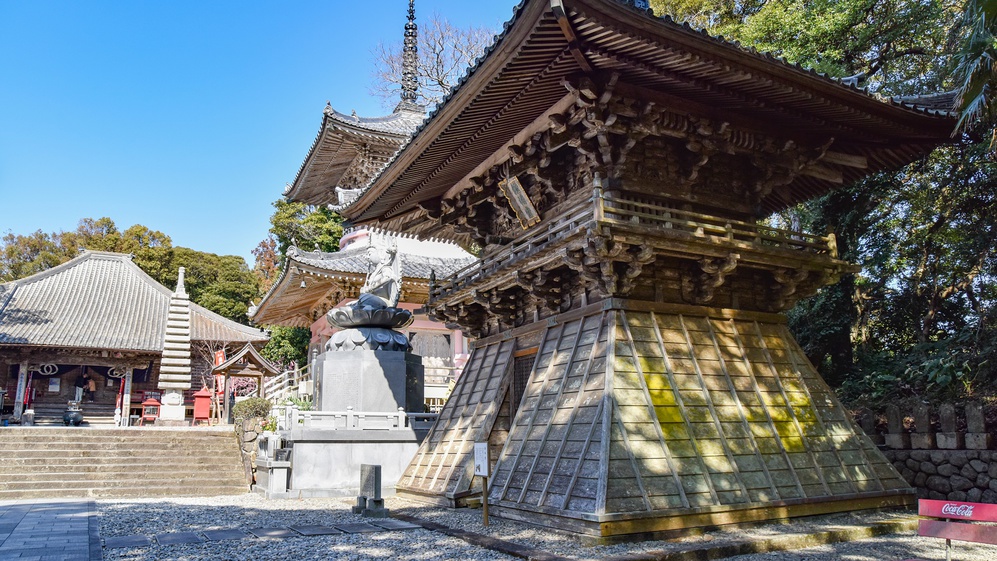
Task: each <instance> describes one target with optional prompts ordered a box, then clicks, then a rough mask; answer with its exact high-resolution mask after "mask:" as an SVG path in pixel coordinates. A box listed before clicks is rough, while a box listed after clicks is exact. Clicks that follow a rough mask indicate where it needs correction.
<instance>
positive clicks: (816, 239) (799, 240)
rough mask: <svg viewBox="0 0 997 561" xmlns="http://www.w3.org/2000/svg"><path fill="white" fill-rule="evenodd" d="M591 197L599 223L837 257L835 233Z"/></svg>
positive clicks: (643, 203) (621, 199)
mask: <svg viewBox="0 0 997 561" xmlns="http://www.w3.org/2000/svg"><path fill="white" fill-rule="evenodd" d="M594 199H595V203H596V209H595V212H596V216H597V219H598V217H599V215H600V214H601V215H602V217H601V219H599V222H600V223H603V224H607V225H610V226H623V227H625V226H631V225H640V226H651V227H655V228H660V229H663V230H666V231H667V230H672V231H676V232H685V233H687V234H692V235H693V236H701V237H707V236H712V237H714V238H722V239H726V240H731V241H739V242H747V243H750V244H753V245H758V246H763V247H766V248H772V247H775V248H781V249H790V250H793V251H806V252H809V253H814V254H827V255H830V256H831V257H832V258H837V257H838V248H837V243H836V241H835V239H834V234H829V235H828V236H826V237H825V236H814V235H812V234H805V233H802V232H794V231H791V230H783V229H780V228H772V227H769V226H764V225H762V224H755V223H751V222H742V221H740V220H730V219H725V218H720V217H717V216H711V215H709V214H701V213H698V212H689V211H685V210H678V209H675V208H671V207H667V206H663V205H660V204H655V203H648V202H640V201H636V200H631V199H623V198H615V197H603V196H601V194H599V193H597V194H596V196H595V197H594ZM600 203H601V204H600ZM600 211H601V212H600Z"/></svg>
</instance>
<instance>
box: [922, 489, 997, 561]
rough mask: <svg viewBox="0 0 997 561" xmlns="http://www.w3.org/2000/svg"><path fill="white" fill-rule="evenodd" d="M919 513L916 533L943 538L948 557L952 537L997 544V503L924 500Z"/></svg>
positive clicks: (949, 555)
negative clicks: (996, 524) (994, 524)
mask: <svg viewBox="0 0 997 561" xmlns="http://www.w3.org/2000/svg"><path fill="white" fill-rule="evenodd" d="M917 513H918V514H920V515H921V517H922V518H921V520H919V521H918V523H917V535H919V536H925V537H930V538H944V539H945V558H946V559H951V558H952V540H959V541H964V542H975V543H986V544H990V545H997V526H993V525H992V524H993V523H997V504H983V503H967V502H964V501H935V500H928V499H921V500H920V501H918V502H917ZM987 523H990V524H987ZM906 561H921V560H918V559H908V560H906Z"/></svg>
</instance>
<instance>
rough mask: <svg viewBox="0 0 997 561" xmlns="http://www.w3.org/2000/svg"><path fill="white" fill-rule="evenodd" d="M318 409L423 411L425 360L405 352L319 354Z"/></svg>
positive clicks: (316, 383)
mask: <svg viewBox="0 0 997 561" xmlns="http://www.w3.org/2000/svg"><path fill="white" fill-rule="evenodd" d="M316 365H317V366H318V369H317V372H316V374H315V409H316V410H317V411H346V409H347V408H348V407H352V408H353V410H354V411H356V412H372V413H373V412H377V413H384V412H390V411H397V410H398V409H399V408H403V409H404V410H405V411H409V412H413V413H421V412H423V409H424V405H423V388H424V382H423V373H424V369H423V366H422V357H420V356H419V355H415V354H412V353H409V352H403V351H369V350H359V349H357V350H352V351H329V352H326V353H323V354H322V355H319V357H318V361H317V363H316Z"/></svg>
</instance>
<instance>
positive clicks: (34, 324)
mask: <svg viewBox="0 0 997 561" xmlns="http://www.w3.org/2000/svg"><path fill="white" fill-rule="evenodd" d="M171 294H172V291H170V290H169V289H168V288H166V287H164V286H162V285H160V284H159V283H157V282H156V281H155V280H154V279H153V278H152V277H150V276H149V275H147V274H146V273H145V272H143V271H142V270H141V269H139V268H138V266H137V265H135V264H134V263H133V262H132V260H131V257H130V256H128V255H123V254H119V253H103V252H92V251H86V252H84V253H83V254H81V255H80V256H78V257H76V258H74V259H72V260H70V261H68V262H66V263H63V264H61V265H58V266H56V267H53V268H51V269H49V270H47V271H43V272H41V273H38V274H35V275H32V276H30V277H27V278H24V279H20V280H17V281H13V282H10V283H6V284H4V285H0V345H38V346H50V347H73V348H94V349H113V350H134V351H153V352H161V351H162V350H163V340H164V336H165V329H166V318H167V313H168V309H169V301H170V295H171ZM191 311H192V318H191V319H192V333H191V336H192V338H193V339H195V340H204V339H210V340H220V341H266V340H267V335H266V334H265V333H263V332H261V331H259V330H257V329H253V328H251V327H247V326H244V325H241V324H238V323H236V322H233V321H231V320H228V319H225V318H223V317H221V316H219V315H218V314H215V313H214V312H211V311H209V310H206V309H204V308H202V307H200V306H196V305H193V304H192V305H191Z"/></svg>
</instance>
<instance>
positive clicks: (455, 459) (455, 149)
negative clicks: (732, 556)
mask: <svg viewBox="0 0 997 561" xmlns="http://www.w3.org/2000/svg"><path fill="white" fill-rule="evenodd" d="M643 4H644V5H645V6H646V2H645V3H643ZM953 123H954V121H953V119H952V116H951V115H950V113H949V112H948V111H947V110H946V109H944V108H941V109H940V108H936V107H934V106H932V105H930V102H929V101H928V100H921V99H910V98H908V99H904V100H890V99H883V98H879V97H876V96H874V95H871V94H869V93H868V92H866V91H862V90H859V89H857V88H855V87H853V86H850V85H846V84H844V83H842V82H840V81H837V80H834V79H832V78H829V77H827V76H823V75H819V74H817V73H815V72H813V71H810V70H807V69H805V68H801V67H799V66H796V65H792V64H788V63H786V62H785V61H783V60H779V59H777V58H775V57H773V56H771V55H768V54H764V53H759V52H756V51H754V50H751V49H746V48H744V47H742V46H740V45H738V44H734V43H730V42H728V41H725V40H723V39H722V38H715V37H711V36H709V35H707V34H705V33H702V32H700V31H696V30H694V29H691V28H690V27H689V26H688V25H680V24H677V23H675V22H673V21H671V20H670V19H668V18H663V19H661V18H656V17H654V16H653V14H651V13H650V12H649V11H648V10H647V9H642V8H638V7H637V6H635V5H634V4H633V3H622V2H618V1H615V0H524V1H523V2H521V3H520V4H519V5H518V6H517V7H516V8H515V10H514V14H513V18H512V20H511V21H509V22H508V23H507V24H506V26H505V28H504V31H503V32H502V33H501V35H500V36H499V37H497V39H496V42H495V43H494V45H492V46H491V47H490V48H489V49H488V50H487V51H486V53H485V55H484V56H483V57H482V58H481V59H480V60H479V61H478V63H477V64H476V65H475V66H474V67H473V68H472V69H471V70H470V71H469V73H468V75H467V76H466V77H465V78H464V79H463V80H462V81H461V83H460V84H459V86H458V87H457V88H456V89H455V90H454V91H453V92H451V94H450V95H449V96H448V98H447V99H446V100H445V101H444V102H443V103H441V104H440V106H439V107H437V108H436V109H435V110H434V111H433V112H432V113H431V114H430V115H429V117H428V118H427V120H426V122H425V123H424V124H423V125H422V127H421V128H420V129H419V130H418V131H417V133H416V134H415V136H414V137H413V138H412V140H411V141H410V142H408V144H407V145H406V146H405V147H404V148H403V149H402V150H401V151H400V152H399V153H398V154H397V155H396V156H395V157H394V158H393V159H392V161H391V162H390V163H389V164H388V166H387V167H386V168H385V169H384V170H383V171H382V172H381V173H380V174H379V175H378V176H377V177H376V178H374V179H373V180H372V181H371V182H370V184H369V185H368V186H367V187H365V188H364V189H363V191H362V192H360V193H359V194H357V196H356V198H355V199H354V200H353V201H352V202H351V203H350V204H349V205H347V206H346V207H345V208H343V209H342V211H341V212H342V213H343V215H344V216H345V217H347V218H348V219H349V220H351V221H352V222H353V223H354V224H378V225H380V226H381V227H384V228H389V229H395V230H399V231H402V232H406V233H410V234H413V235H419V236H437V237H442V238H447V239H452V240H455V241H457V242H459V243H462V244H474V245H477V246H478V247H480V248H481V251H480V260H479V263H478V265H477V266H475V267H471V268H468V269H466V270H464V271H460V272H458V273H457V274H455V275H453V276H451V277H449V278H446V279H440V281H439V282H438V283H437V284H436V285H434V287H433V288H432V292H431V295H430V300H429V303H428V306H429V307H430V308H431V309H432V310H433V313H435V314H436V316H437V317H439V318H441V319H443V320H444V321H447V322H450V323H453V324H457V325H459V326H460V327H461V328H463V329H464V330H465V331H466V332H468V333H470V334H472V335H474V336H475V337H477V341H476V342H475V345H474V349H473V351H472V354H471V358H470V361H469V363H468V365H467V366H466V367H465V370H464V374H463V375H462V377H461V379H460V380H459V382H458V384H457V386H456V388H455V389H454V392H453V395H452V397H451V398H450V400H449V401H448V402H447V404H446V406H445V407H444V409H443V411H442V412H441V415H440V418H439V420H438V421H437V423H436V425H435V427H434V429H433V430H432V431H431V433H430V434H429V435H428V437H427V438H426V439H425V441H424V442H423V443H422V446H421V448H420V450H419V453H418V454H417V455H416V457H415V458H414V459H413V461H412V462H411V464H410V465H409V467H408V470H407V471H406V472H405V474H404V475H403V476H402V478H401V480H400V481H399V482H398V486H397V489H398V491H399V492H400V493H402V494H404V495H407V496H413V497H418V498H422V499H424V500H429V501H435V502H439V503H443V504H451V505H457V504H460V503H461V502H462V501H463V500H464V498H465V497H467V496H469V495H472V494H478V493H480V492H481V489H480V483H479V482H480V479H475V478H473V466H472V456H473V454H472V450H473V445H474V443H475V442H488V443H490V445H491V458H492V465H491V473H492V477H490V478H489V479H488V485H489V486H488V489H487V490H485V492H487V493H488V497H489V503H490V504H491V505H492V510H493V513H494V514H495V515H496V516H500V517H506V518H511V519H517V520H523V521H526V522H530V523H533V524H539V525H547V526H551V527H555V528H559V529H564V530H570V531H574V532H578V533H581V534H586V535H590V536H594V537H597V538H608V537H611V536H617V537H619V536H647V535H667V534H669V533H675V532H679V533H682V532H688V531H690V530H691V529H693V528H699V527H712V526H718V525H723V524H735V523H746V522H753V521H758V520H766V519H777V518H778V519H782V518H786V517H795V516H807V515H814V514H820V513H829V512H843V511H854V510H859V509H867V508H879V507H885V506H897V505H908V504H911V503H912V501H913V495H912V489H911V488H910V486H909V485H908V484H907V483H906V482H905V481H904V480H903V478H902V477H901V476H900V474H899V473H898V472H897V471H896V470H895V469H894V468H893V467H892V466H891V464H890V463H889V462H888V461H887V460H886V459H885V458H884V457H883V455H882V454H881V453H880V452H879V451H878V450H877V449H876V447H875V446H874V445H873V444H872V443H871V442H870V440H869V439H868V438H867V437H865V436H864V435H863V434H862V433H861V431H860V430H859V429H858V428H857V427H856V425H855V424H854V423H853V422H852V420H851V418H850V416H849V413H848V411H847V410H846V409H845V408H844V407H842V405H841V404H840V403H839V401H838V400H837V398H836V397H835V395H834V393H833V392H832V391H831V389H830V388H829V387H828V386H827V384H826V383H825V382H824V381H823V380H822V379H821V378H820V376H819V375H818V374H817V372H816V370H815V369H814V367H813V365H811V364H810V362H809V361H808V360H807V358H806V356H805V354H804V352H803V350H802V349H801V348H800V346H799V345H798V344H797V342H796V341H795V340H794V338H793V335H792V334H791V333H790V332H789V330H788V329H787V327H786V317H785V316H784V315H783V314H782V312H783V311H784V310H786V309H787V308H789V307H790V306H792V305H793V304H794V303H795V302H796V301H797V300H798V299H800V298H802V297H805V296H807V295H810V294H813V293H814V292H815V291H817V290H818V289H819V288H820V287H821V286H824V285H827V284H830V283H833V282H835V281H836V279H837V278H838V277H839V275H841V274H842V273H845V272H850V271H855V270H857V269H856V268H855V267H854V266H852V265H850V264H849V263H846V262H844V261H842V260H841V259H840V258H839V256H838V253H837V247H836V244H835V238H834V236H833V235H832V234H828V233H816V234H811V233H804V232H793V231H788V230H783V229H778V228H774V227H771V226H770V225H768V224H767V223H766V222H764V221H763V219H764V218H765V217H766V216H768V215H770V214H771V213H773V212H776V211H780V210H783V209H786V208H789V207H792V206H794V205H796V204H798V203H800V202H803V201H806V200H808V199H811V198H814V197H817V196H820V195H822V194H825V193H828V192H829V191H831V190H833V189H836V188H839V187H841V186H843V185H846V184H848V183H851V182H854V181H856V180H858V179H860V178H862V177H865V176H867V175H869V174H871V173H874V172H876V171H880V170H887V169H895V168H898V167H900V166H902V165H904V164H906V163H908V162H911V161H913V160H915V159H917V158H919V157H922V156H923V155H925V154H927V153H928V152H929V151H931V150H932V149H933V148H934V147H935V146H936V145H938V144H939V143H942V142H945V141H946V140H947V139H948V138H949V133H950V131H951V130H952V127H953Z"/></svg>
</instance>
